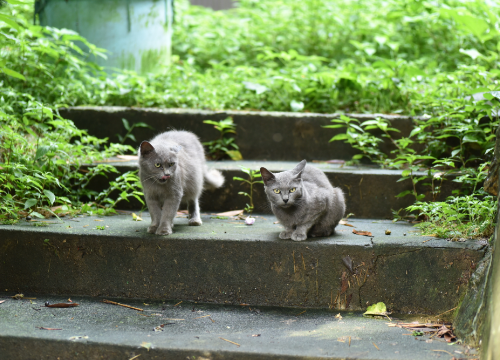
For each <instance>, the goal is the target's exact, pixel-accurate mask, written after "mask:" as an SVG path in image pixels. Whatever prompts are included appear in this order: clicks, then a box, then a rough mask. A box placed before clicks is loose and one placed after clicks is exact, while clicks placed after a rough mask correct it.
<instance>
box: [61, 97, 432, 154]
mask: <svg viewBox="0 0 500 360" xmlns="http://www.w3.org/2000/svg"><path fill="white" fill-rule="evenodd" d="M60 114H61V116H63V117H64V118H67V119H70V120H73V122H74V123H75V124H76V126H77V127H79V128H80V129H87V130H88V131H89V133H90V134H91V135H95V136H98V137H101V138H104V137H108V138H109V139H110V141H112V142H118V137H117V136H116V135H117V134H120V135H122V136H124V135H125V133H126V130H125V129H124V127H123V124H122V119H123V118H125V119H127V120H128V121H129V123H130V124H133V123H136V122H145V123H147V124H149V125H150V126H151V127H152V129H147V128H137V129H135V130H134V132H133V134H134V135H135V138H136V139H137V142H132V141H129V142H127V144H130V145H132V146H134V147H138V146H139V143H140V142H141V141H142V140H148V139H151V138H152V137H153V136H155V135H157V134H158V133H160V132H163V131H167V130H171V129H178V130H181V129H182V130H189V131H192V132H194V133H195V134H196V135H198V136H199V137H200V139H201V141H203V142H205V141H211V140H215V139H218V138H219V136H220V134H219V132H218V131H217V130H215V129H214V128H213V126H212V125H207V124H204V123H203V120H223V119H225V118H227V117H228V116H230V117H232V118H233V121H234V123H235V124H236V125H237V127H236V129H237V135H236V136H235V138H236V144H238V146H239V147H240V152H241V153H242V155H243V158H244V159H246V160H259V159H262V160H284V161H286V160H290V161H300V160H302V159H304V158H305V159H311V160H312V159H315V160H330V159H343V160H351V158H352V156H353V155H355V154H357V153H358V152H357V151H356V150H354V149H353V148H352V147H351V146H350V145H348V144H344V143H343V142H341V141H336V142H333V143H330V142H329V141H330V139H331V138H332V137H333V136H335V135H337V134H339V133H341V132H342V129H325V128H323V127H322V126H324V125H331V124H332V123H331V121H330V120H332V119H334V118H338V117H339V116H340V114H316V113H290V112H261V111H205V110H190V109H157V108H128V107H119V106H105V107H99V106H86V107H70V108H64V109H60ZM346 115H347V116H350V117H352V118H355V119H358V120H360V121H361V122H362V121H365V120H370V119H375V118H377V117H380V118H384V119H387V120H389V121H390V124H391V127H393V128H396V129H398V130H399V131H400V133H399V134H395V138H399V137H401V136H409V134H410V132H411V130H412V129H413V123H414V120H415V119H417V118H418V119H423V118H421V117H411V116H401V115H385V114H346ZM374 134H378V135H381V133H377V132H374ZM383 139H385V140H384V141H385V142H384V144H383V145H382V147H381V151H383V152H386V153H389V151H390V150H391V149H392V147H391V144H390V141H389V140H388V139H386V138H383Z"/></svg>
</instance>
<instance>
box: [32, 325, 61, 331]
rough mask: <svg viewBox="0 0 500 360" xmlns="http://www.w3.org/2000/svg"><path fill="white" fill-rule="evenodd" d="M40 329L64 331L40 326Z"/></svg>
mask: <svg viewBox="0 0 500 360" xmlns="http://www.w3.org/2000/svg"><path fill="white" fill-rule="evenodd" d="M38 329H40V330H62V329H54V328H46V327H43V326H40V327H39V328H38Z"/></svg>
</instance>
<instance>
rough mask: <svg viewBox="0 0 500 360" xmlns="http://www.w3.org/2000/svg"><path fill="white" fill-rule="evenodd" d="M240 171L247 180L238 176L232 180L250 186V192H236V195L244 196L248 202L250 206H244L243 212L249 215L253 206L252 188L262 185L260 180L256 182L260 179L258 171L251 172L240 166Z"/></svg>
mask: <svg viewBox="0 0 500 360" xmlns="http://www.w3.org/2000/svg"><path fill="white" fill-rule="evenodd" d="M240 168H241V171H243V172H244V173H245V174H247V175H248V179H243V178H241V177H239V176H234V177H233V180H237V181H241V182H242V183H246V184H248V185H249V186H250V192H248V193H247V192H245V191H240V192H238V195H243V196H246V197H247V198H248V200H249V202H250V204H246V206H245V211H246V212H247V213H249V214H251V213H252V212H253V209H254V205H253V186H254V185H255V184H264V182H263V181H262V180H258V179H259V178H261V177H262V175H261V174H260V171H259V170H252V169H249V168H246V167H243V166H240Z"/></svg>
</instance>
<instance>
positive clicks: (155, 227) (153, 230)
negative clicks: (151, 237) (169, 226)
mask: <svg viewBox="0 0 500 360" xmlns="http://www.w3.org/2000/svg"><path fill="white" fill-rule="evenodd" d="M156 229H158V226H153V225H151V226H150V227H148V233H150V234H156Z"/></svg>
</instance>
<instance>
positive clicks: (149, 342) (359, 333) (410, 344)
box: [0, 293, 474, 360]
mask: <svg viewBox="0 0 500 360" xmlns="http://www.w3.org/2000/svg"><path fill="white" fill-rule="evenodd" d="M6 295H7V294H5V293H3V294H0V300H4V299H5V300H6V301H5V302H4V303H2V304H0V353H1V354H2V355H1V357H2V359H17V360H24V359H26V360H28V359H29V360H33V359H109V360H115V359H116V360H123V359H141V360H142V359H183V360H184V359H194V360H204V359H238V360H239V359H320V358H321V359H324V358H327V359H346V358H349V359H372V360H375V359H380V360H382V359H384V360H385V359H399V360H402V359H404V360H420V359H434V358H443V359H449V358H451V357H452V356H450V355H455V356H456V357H457V358H463V356H466V355H465V354H468V355H472V354H473V353H474V352H469V351H470V350H469V349H467V348H466V347H464V346H462V345H459V344H455V345H454V346H449V345H448V344H447V343H446V342H445V341H444V340H442V339H439V338H437V337H436V336H435V337H433V338H432V339H430V337H429V336H428V335H426V336H420V337H418V338H417V337H413V336H408V335H409V334H411V331H408V330H405V329H401V328H398V327H390V326H388V323H389V320H388V319H373V318H364V317H363V316H362V315H361V313H358V312H350V313H347V312H342V313H341V316H342V318H341V319H339V318H336V317H335V315H336V314H338V313H339V312H338V311H333V310H314V309H307V310H304V309H297V308H272V307H252V306H250V307H249V306H228V305H207V304H199V303H189V302H186V301H184V302H182V303H180V304H179V302H177V301H151V300H147V301H144V300H142V301H139V300H131V299H109V300H114V301H117V302H120V303H125V304H127V305H131V306H133V307H137V308H140V309H143V310H144V311H136V310H132V309H128V308H125V307H121V306H116V305H110V304H106V303H103V302H102V301H101V299H98V298H86V297H77V296H71V300H72V301H73V302H74V303H78V304H79V306H78V307H72V308H66V309H61V308H49V307H44V306H43V304H44V302H46V301H49V302H50V303H51V304H53V303H60V302H67V299H68V298H67V297H54V296H44V295H40V294H36V299H35V300H13V299H10V298H9V297H7V296H6ZM29 295H32V294H29ZM391 316H392V315H391ZM413 320H417V321H420V322H424V321H426V320H427V321H434V322H435V321H436V319H429V318H425V317H424V318H422V317H420V316H418V317H412V318H404V321H406V322H408V321H413ZM396 322H397V320H396V319H393V321H392V323H396ZM160 325H163V327H161V326H160ZM42 327H43V328H49V329H59V330H43V329H40V328H42ZM155 328H158V329H159V330H161V331H155V330H154V329H155ZM416 340H417V341H416ZM448 354H450V355H448ZM459 354H464V355H459Z"/></svg>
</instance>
